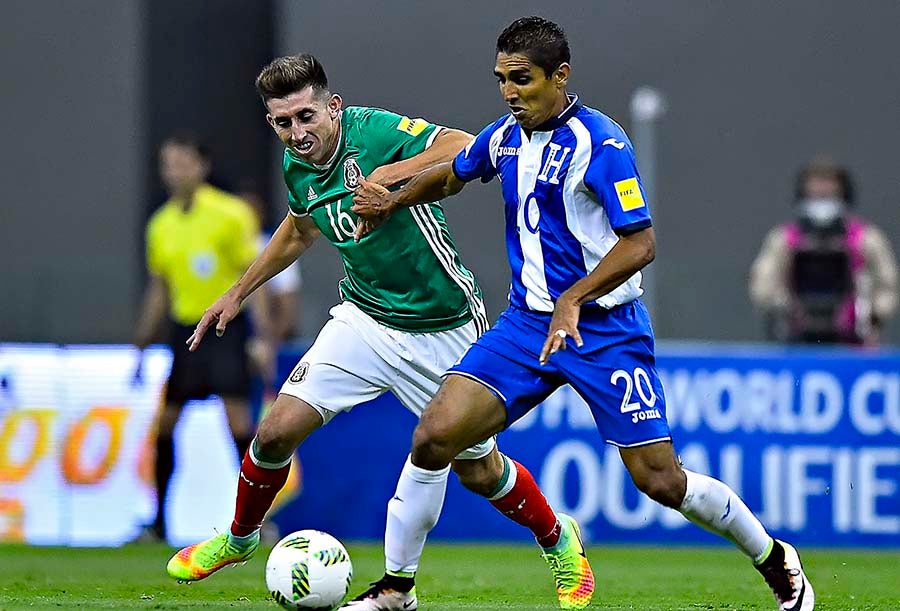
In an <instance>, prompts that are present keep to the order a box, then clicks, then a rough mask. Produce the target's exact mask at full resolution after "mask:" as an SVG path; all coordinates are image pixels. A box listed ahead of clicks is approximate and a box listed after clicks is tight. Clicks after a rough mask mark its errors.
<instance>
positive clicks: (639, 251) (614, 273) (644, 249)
mask: <svg viewBox="0 0 900 611" xmlns="http://www.w3.org/2000/svg"><path fill="white" fill-rule="evenodd" d="M655 257H656V234H655V233H654V232H653V227H646V228H645V229H641V230H639V231H635V232H634V233H629V234H627V235H623V236H619V241H618V242H616V245H615V246H613V247H612V249H611V250H610V251H609V252H608V253H607V254H606V256H605V257H603V259H601V260H600V263H598V264H597V267H595V268H594V269H593V270H592V271H591V273H589V274H588V275H587V276H585V277H584V278H581V279H580V280H578V281H577V282H576V283H575V284H573V285H572V286H570V287H569V288H568V289H567V290H566V291H565V292H564V293H563V294H562V295H560V297H559V298H560V300H563V299H571V300H572V301H573V303H574V304H576V305H578V306H581V305H583V304H585V303H587V302H589V301H593V300H595V299H598V298H599V297H602V296H603V295H606V294H607V293H609V292H610V291H613V290H615V289H616V288H617V287H618V286H619V285H621V284H622V283H623V282H625V281H626V280H628V279H629V278H631V277H632V276H633V275H634V274H635V273H636V272H638V271H640V270H641V269H642V268H643V267H645V266H646V265H648V264H649V263H650V262H651V261H653V259H654V258H655Z"/></svg>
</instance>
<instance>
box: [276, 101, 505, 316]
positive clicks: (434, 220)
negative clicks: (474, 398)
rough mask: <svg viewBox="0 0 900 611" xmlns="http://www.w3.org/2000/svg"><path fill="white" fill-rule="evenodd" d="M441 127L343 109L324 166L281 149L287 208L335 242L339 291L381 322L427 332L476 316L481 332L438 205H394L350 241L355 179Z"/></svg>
mask: <svg viewBox="0 0 900 611" xmlns="http://www.w3.org/2000/svg"><path fill="white" fill-rule="evenodd" d="M438 129H439V128H438V127H436V126H435V125H432V124H430V123H428V122H427V121H425V120H423V119H410V118H408V117H402V116H400V115H397V114H394V113H391V112H388V111H385V110H381V109H378V108H364V107H350V108H347V109H345V110H344V111H343V113H342V115H341V135H340V138H339V143H338V148H337V151H336V152H335V155H334V157H333V158H332V160H331V162H330V163H328V164H326V166H325V167H321V166H317V165H313V164H310V163H307V162H305V161H302V160H300V159H299V158H298V157H296V156H295V155H294V154H293V153H292V152H291V151H290V149H285V152H284V181H285V183H286V184H287V188H288V207H289V209H290V212H291V214H293V215H295V216H307V215H308V216H311V217H312V220H313V221H314V222H315V224H316V226H317V227H318V228H319V229H320V230H321V231H322V234H323V235H324V236H325V237H327V238H328V240H329V241H330V242H331V243H332V244H334V245H335V246H336V247H337V249H338V251H339V252H340V253H341V260H342V261H343V264H344V272H345V273H346V277H345V278H344V279H343V280H341V282H340V293H341V297H343V298H344V299H346V300H348V301H351V302H353V303H354V304H356V305H357V306H358V307H359V308H360V309H361V310H362V311H363V312H366V313H367V314H368V315H369V316H371V317H372V318H374V319H375V320H377V321H378V322H380V323H382V324H384V325H386V326H388V327H391V328H394V329H401V330H403V331H413V332H423V333H424V332H432V331H444V330H446V329H453V328H456V327H459V326H461V325H463V324H465V323H467V322H468V321H470V320H472V319H473V318H474V319H475V321H476V323H477V325H478V328H479V332H481V331H484V330H485V329H487V326H488V321H487V314H486V312H485V309H484V304H483V302H482V300H481V289H480V287H479V286H478V283H477V282H476V281H475V276H474V275H473V274H472V272H470V271H469V270H468V269H466V267H465V266H463V264H462V262H461V261H460V258H459V253H458V252H457V250H456V246H455V245H454V244H453V238H452V236H451V235H450V231H449V229H448V228H447V223H446V221H445V220H444V212H443V210H442V209H441V206H440V204H438V203H433V204H427V205H421V206H415V207H413V208H403V209H401V210H398V211H397V212H396V213H395V214H393V215H392V216H391V217H390V218H389V219H388V220H387V221H386V222H385V223H384V224H383V225H381V226H380V227H378V228H376V229H375V230H374V231H372V232H371V233H370V234H368V235H367V236H365V237H364V238H363V239H362V240H360V241H359V242H355V241H354V240H353V234H354V232H355V231H356V224H357V219H358V217H357V216H356V214H354V213H353V212H351V211H350V207H351V206H352V205H353V201H352V200H353V191H354V189H356V187H358V186H359V179H360V177H365V176H368V175H369V174H370V173H371V172H372V171H373V170H375V168H378V167H380V166H383V165H387V164H389V163H393V162H396V161H400V160H402V159H408V158H410V157H413V156H415V155H417V154H419V153H421V152H422V151H424V150H425V149H426V148H428V146H429V145H430V144H431V142H432V141H433V140H434V137H435V136H436V135H437V131H438Z"/></svg>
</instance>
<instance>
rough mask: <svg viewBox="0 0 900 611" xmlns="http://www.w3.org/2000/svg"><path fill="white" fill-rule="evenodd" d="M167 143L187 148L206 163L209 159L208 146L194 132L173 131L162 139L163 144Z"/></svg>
mask: <svg viewBox="0 0 900 611" xmlns="http://www.w3.org/2000/svg"><path fill="white" fill-rule="evenodd" d="M167 144H174V145H175V146H182V147H184V148H189V149H191V150H192V151H194V152H195V153H196V154H197V156H198V157H200V159H202V160H203V161H206V162H207V163H209V162H210V161H211V157H210V151H209V147H208V146H207V145H206V143H205V142H203V141H202V140H201V139H200V138H199V137H198V136H197V135H196V134H193V133H191V132H175V133H174V134H172V135H171V136H169V137H167V138H166V139H165V140H163V146H165V145H167Z"/></svg>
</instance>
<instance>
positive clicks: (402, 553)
mask: <svg viewBox="0 0 900 611" xmlns="http://www.w3.org/2000/svg"><path fill="white" fill-rule="evenodd" d="M449 473H450V467H449V466H447V467H445V468H443V469H441V470H439V471H428V470H427V469H420V468H419V467H417V466H415V465H414V464H412V460H411V459H410V458H409V457H407V459H406V464H404V465H403V471H401V472H400V479H399V480H398V481H397V492H396V493H395V494H394V498H392V499H391V500H390V501H389V502H388V516H387V526H386V527H385V529H384V561H385V564H384V566H385V569H386V570H387V571H391V572H402V573H415V572H416V570H417V569H418V568H419V558H421V557H422V550H423V549H424V548H425V537H427V536H428V533H429V532H430V531H431V529H432V528H434V525H435V524H437V521H438V517H439V516H440V515H441V508H442V507H443V506H444V493H445V492H447V475H448V474H449Z"/></svg>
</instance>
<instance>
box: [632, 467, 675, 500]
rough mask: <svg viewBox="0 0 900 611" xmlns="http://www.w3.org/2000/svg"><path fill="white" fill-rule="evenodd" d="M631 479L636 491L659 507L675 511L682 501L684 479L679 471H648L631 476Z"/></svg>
mask: <svg viewBox="0 0 900 611" xmlns="http://www.w3.org/2000/svg"><path fill="white" fill-rule="evenodd" d="M632 479H633V480H634V484H635V486H637V488H638V490H640V491H641V492H643V493H644V494H646V495H647V496H649V497H650V498H651V499H653V500H654V501H656V502H657V503H659V504H660V505H665V506H666V507H671V508H673V509H677V508H678V507H679V506H680V505H681V502H682V501H683V500H684V481H683V480H684V477H683V475H682V474H681V472H680V470H676V469H659V470H652V469H648V470H646V471H643V472H642V473H640V474H638V475H635V474H632Z"/></svg>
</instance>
